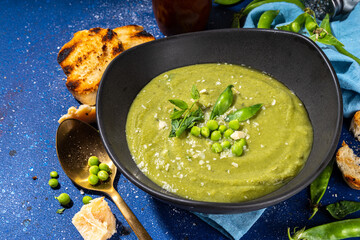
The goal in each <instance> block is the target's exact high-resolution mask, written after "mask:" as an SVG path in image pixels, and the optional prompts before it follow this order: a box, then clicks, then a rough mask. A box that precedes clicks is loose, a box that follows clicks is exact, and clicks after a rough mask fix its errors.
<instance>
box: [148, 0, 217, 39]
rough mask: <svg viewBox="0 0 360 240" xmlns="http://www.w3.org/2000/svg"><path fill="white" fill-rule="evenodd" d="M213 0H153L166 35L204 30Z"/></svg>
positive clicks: (157, 20) (156, 16)
mask: <svg viewBox="0 0 360 240" xmlns="http://www.w3.org/2000/svg"><path fill="white" fill-rule="evenodd" d="M211 5H212V3H211V0H152V6H153V11H154V15H155V18H156V22H157V24H158V26H159V28H160V31H161V32H162V33H163V34H164V35H166V36H170V35H175V34H179V33H187V32H195V31H200V30H204V29H205V27H206V25H207V22H208V19H209V15H210V11H211Z"/></svg>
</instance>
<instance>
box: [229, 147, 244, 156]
mask: <svg viewBox="0 0 360 240" xmlns="http://www.w3.org/2000/svg"><path fill="white" fill-rule="evenodd" d="M231 152H232V153H233V154H235V155H236V156H241V154H242V153H243V146H241V145H239V144H234V145H232V147H231Z"/></svg>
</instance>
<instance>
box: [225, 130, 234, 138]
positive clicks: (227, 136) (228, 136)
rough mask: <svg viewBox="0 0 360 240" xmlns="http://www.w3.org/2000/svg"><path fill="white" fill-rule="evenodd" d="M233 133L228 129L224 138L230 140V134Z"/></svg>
mask: <svg viewBox="0 0 360 240" xmlns="http://www.w3.org/2000/svg"><path fill="white" fill-rule="evenodd" d="M233 133H234V131H233V130H232V129H230V128H229V129H227V130H226V131H225V132H224V137H226V138H230V136H231V134H233Z"/></svg>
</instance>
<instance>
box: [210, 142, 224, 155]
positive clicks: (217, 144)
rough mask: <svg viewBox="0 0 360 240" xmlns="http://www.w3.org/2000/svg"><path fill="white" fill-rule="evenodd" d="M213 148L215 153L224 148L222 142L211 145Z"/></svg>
mask: <svg viewBox="0 0 360 240" xmlns="http://www.w3.org/2000/svg"><path fill="white" fill-rule="evenodd" d="M211 150H212V151H213V152H215V153H220V152H222V150H223V149H222V147H221V144H220V143H214V144H213V145H211Z"/></svg>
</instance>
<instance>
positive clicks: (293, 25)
mask: <svg viewBox="0 0 360 240" xmlns="http://www.w3.org/2000/svg"><path fill="white" fill-rule="evenodd" d="M290 29H291V31H292V32H299V31H300V29H301V25H300V24H299V23H298V22H292V23H291V24H290Z"/></svg>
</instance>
